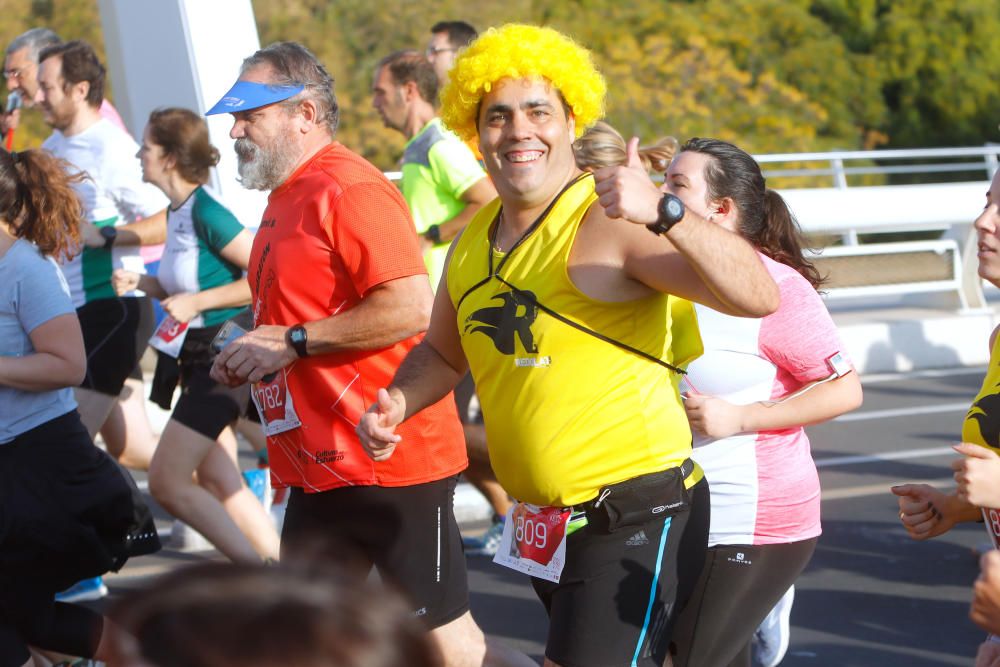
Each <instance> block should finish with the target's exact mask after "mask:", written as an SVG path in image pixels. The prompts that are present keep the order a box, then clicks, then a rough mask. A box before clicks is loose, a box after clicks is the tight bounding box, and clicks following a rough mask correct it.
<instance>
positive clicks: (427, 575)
mask: <svg viewBox="0 0 1000 667" xmlns="http://www.w3.org/2000/svg"><path fill="white" fill-rule="evenodd" d="M457 481H458V475H454V476H451V477H447V478H445V479H441V480H438V481H435V482H427V483H426V484H415V485H413V486H401V487H386V486H347V487H341V488H337V489H331V490H330V491H322V492H320V493H304V492H303V491H302V489H300V488H294V489H292V492H291V494H290V495H289V498H288V507H287V509H286V511H285V523H284V527H283V529H282V532H281V558H282V560H285V559H287V558H292V559H294V558H296V557H299V558H302V557H303V555H306V556H307V557H308V556H310V555H311V556H312V557H313V558H315V557H316V556H317V554H319V553H320V552H325V553H330V554H331V557H332V558H338V559H340V558H342V554H343V550H342V549H341V548H339V547H338V546H336V545H329V548H325V547H326V546H327V545H324V544H322V543H323V542H326V541H328V540H335V541H336V542H338V543H339V544H341V545H347V546H348V547H353V548H354V549H355V550H357V552H358V554H359V555H361V556H362V557H363V558H364V564H365V565H366V567H364V572H363V574H362V576H366V575H367V573H368V570H369V569H370V567H371V565H374V566H375V567H376V568H377V569H378V571H379V574H380V575H381V577H382V579H383V580H384V581H385V582H386V583H388V584H389V585H391V586H395V587H396V588H398V589H399V590H400V591H402V592H403V594H404V595H405V596H406V597H408V598H409V600H410V602H411V603H412V605H413V613H414V614H415V615H417V616H419V617H421V618H422V619H423V620H424V621H425V622H426V623H427V625H428V626H429V627H431V628H437V627H440V626H442V625H445V624H447V623H449V622H451V621H453V620H455V619H457V618H458V617H460V616H462V615H463V614H464V613H465V612H466V611H468V609H469V588H468V581H467V575H466V570H465V555H464V554H463V552H462V536H461V534H460V533H459V530H458V522H456V521H455V513H454V511H453V503H454V498H455V485H456V483H457Z"/></svg>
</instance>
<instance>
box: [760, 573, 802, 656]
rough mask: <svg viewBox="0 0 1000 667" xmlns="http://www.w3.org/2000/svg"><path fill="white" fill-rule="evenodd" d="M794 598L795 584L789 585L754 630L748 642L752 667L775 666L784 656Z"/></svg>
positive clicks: (789, 634)
mask: <svg viewBox="0 0 1000 667" xmlns="http://www.w3.org/2000/svg"><path fill="white" fill-rule="evenodd" d="M794 600H795V586H790V587H789V588H788V590H787V591H786V592H785V594H784V595H783V596H782V597H781V599H780V600H778V604H776V605H774V609H772V610H771V613H770V614H768V615H767V618H765V619H764V620H763V621H762V622H761V624H760V626H759V627H758V628H757V631H756V632H754V634H753V641H752V642H751V643H750V649H751V654H752V657H753V665H754V667H776V665H778V664H779V663H780V662H781V660H782V659H783V658H784V657H785V652H786V651H787V650H788V640H789V637H790V636H791V629H790V626H789V618H790V617H791V615H792V602H793V601H794Z"/></svg>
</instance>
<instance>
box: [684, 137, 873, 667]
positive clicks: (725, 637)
mask: <svg viewBox="0 0 1000 667" xmlns="http://www.w3.org/2000/svg"><path fill="white" fill-rule="evenodd" d="M666 187H667V189H668V190H669V191H670V192H672V193H673V194H675V195H677V196H678V197H680V198H681V200H682V201H683V202H684V204H685V206H687V207H689V208H691V209H692V210H694V211H695V212H697V213H699V214H701V215H702V216H704V217H705V218H707V219H708V220H712V221H714V222H716V223H717V224H719V225H721V226H723V227H724V228H726V229H729V230H730V231H732V232H734V233H736V234H739V235H741V236H742V237H743V238H745V239H746V240H747V241H749V242H750V243H751V244H752V245H753V246H754V247H755V248H756V249H757V251H758V252H759V253H760V255H761V259H762V260H763V262H764V264H765V266H766V267H767V269H768V271H769V272H770V273H771V277H772V278H773V279H774V281H775V283H776V284H777V285H778V289H779V292H780V294H781V305H780V306H779V308H778V310H777V311H775V312H774V313H772V314H770V315H768V316H766V317H763V318H760V319H748V318H737V317H732V316H729V315H723V314H721V313H718V312H716V311H714V310H712V309H710V308H706V307H704V306H701V305H698V304H696V305H695V310H696V312H697V314H698V326H699V329H700V330H701V335H702V342H703V344H704V347H705V353H704V354H703V355H702V356H701V357H700V358H699V359H696V360H695V361H694V362H692V363H691V364H690V366H689V367H688V375H687V376H686V377H685V382H684V384H686V398H687V400H686V401H685V405H684V407H685V409H686V411H687V414H688V420H689V421H690V423H691V430H692V433H693V436H694V452H693V454H692V458H694V459H695V460H696V461H697V462H698V463H699V464H700V465H701V466H702V468H703V469H704V470H705V476H706V477H707V478H708V481H709V488H710V491H711V495H712V520H711V527H710V529H709V542H708V546H709V548H708V551H707V552H706V559H705V567H704V569H703V571H702V575H701V578H700V579H699V580H698V584H697V587H696V589H695V592H694V595H693V597H692V599H691V602H690V603H689V605H688V607H687V608H686V610H685V611H684V612H682V613H681V616H680V617H679V619H678V622H677V623H678V625H677V631H676V633H675V640H676V642H677V645H678V647H679V653H678V655H677V656H676V657H675V659H674V664H675V665H677V666H678V667H681V666H685V665H698V667H712V666H718V667H724V666H725V665H732V666H734V667H735V666H744V667H749V665H750V659H751V658H750V642H751V638H752V636H753V634H754V630H756V629H757V627H758V625H759V624H760V622H761V621H762V620H764V618H765V617H766V616H767V614H768V613H769V612H770V611H771V610H772V607H774V606H775V604H776V603H778V602H779V600H782V598H783V596H785V594H786V591H788V590H789V589H790V587H791V586H792V584H793V583H794V581H795V579H796V578H797V577H798V575H799V573H800V572H801V571H802V570H803V569H804V568H805V566H806V564H807V563H808V562H809V559H810V558H811V557H812V552H813V550H814V549H815V546H816V541H817V539H818V538H819V534H820V487H819V476H818V474H817V471H816V464H815V463H814V462H813V459H812V454H811V452H810V448H809V439H808V438H807V437H806V434H805V431H804V430H803V427H804V426H808V425H810V424H816V423H819V422H823V421H826V420H828V419H832V418H834V417H836V416H838V415H840V414H843V413H844V412H848V411H850V410H853V409H855V408H856V407H858V406H859V405H860V404H861V382H860V381H859V379H858V375H857V373H855V372H853V368H852V367H851V365H850V363H849V361H848V360H847V359H846V354H845V353H844V349H843V345H842V343H841V341H840V339H839V336H838V334H837V330H836V327H835V326H834V324H833V321H832V320H831V318H830V314H829V313H828V312H827V310H826V307H825V306H824V304H823V302H822V300H821V299H820V297H819V295H818V294H817V292H816V289H817V288H818V287H819V286H820V284H821V283H822V278H821V277H820V275H819V273H818V271H817V270H816V268H815V267H814V266H813V265H812V263H810V262H809V260H808V258H806V257H805V256H804V255H803V242H802V238H801V232H800V231H799V228H798V225H797V223H796V222H795V218H794V217H793V216H792V213H791V211H790V210H789V209H788V207H787V206H786V204H785V202H784V200H783V199H782V198H781V195H779V194H778V193H777V192H775V191H774V190H771V189H770V188H768V187H767V186H766V184H765V180H764V176H763V174H762V173H761V170H760V165H758V164H757V162H756V161H755V160H754V159H753V158H752V157H751V156H750V155H749V154H747V153H746V151H744V150H742V149H740V148H738V147H737V146H734V145H733V144H730V143H727V142H725V141H719V140H717V139H691V140H689V141H688V142H686V143H685V144H684V145H683V146H681V149H680V152H679V153H678V154H677V156H676V157H675V158H674V160H673V162H671V164H670V168H669V169H668V170H667V174H666ZM746 561H753V567H752V568H750V567H743V563H744V562H746ZM786 600H788V598H786ZM790 607H791V602H790V600H788V602H787V610H786V613H787V611H790ZM762 662H766V663H771V664H776V663H774V662H773V658H772V659H771V660H763V661H762Z"/></svg>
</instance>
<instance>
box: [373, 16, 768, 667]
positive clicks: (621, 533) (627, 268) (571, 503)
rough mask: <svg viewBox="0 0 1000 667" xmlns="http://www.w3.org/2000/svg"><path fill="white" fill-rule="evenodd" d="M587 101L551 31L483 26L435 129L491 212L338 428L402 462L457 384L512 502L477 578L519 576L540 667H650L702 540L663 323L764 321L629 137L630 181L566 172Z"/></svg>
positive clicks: (740, 247) (591, 96) (752, 262)
mask: <svg viewBox="0 0 1000 667" xmlns="http://www.w3.org/2000/svg"><path fill="white" fill-rule="evenodd" d="M604 94H605V86H604V81H603V79H602V77H601V75H600V74H599V73H598V72H597V70H596V68H595V66H594V63H593V61H592V58H591V56H590V54H589V52H588V51H587V50H586V49H584V48H583V47H581V46H580V45H578V44H576V43H575V42H574V41H573V40H571V39H570V38H569V37H567V36H565V35H562V34H560V33H558V32H556V31H555V30H552V29H549V28H540V27H536V26H528V25H506V26H503V27H501V28H499V29H491V30H489V31H487V32H486V33H485V34H483V35H482V36H481V37H479V38H478V39H477V40H476V41H474V42H473V43H472V44H470V45H469V47H468V48H467V49H465V50H464V51H463V52H462V53H461V54H460V55H459V56H458V58H457V59H456V61H455V64H454V66H453V68H452V69H451V71H450V73H449V84H448V86H447V87H446V88H445V90H444V91H443V94H442V113H441V116H442V118H443V119H444V122H445V123H446V124H447V125H448V126H449V127H450V128H451V129H452V130H453V131H455V132H456V133H457V134H459V135H460V136H462V137H463V138H466V139H475V138H478V142H479V148H480V150H481V152H482V155H483V161H484V163H485V165H486V169H487V172H488V173H489V175H490V177H491V178H492V179H493V183H494V185H495V186H496V189H497V192H498V193H499V195H500V196H499V197H498V198H497V199H496V200H495V201H494V202H492V203H491V204H489V205H487V206H485V207H484V208H483V209H482V210H480V212H479V213H478V214H477V216H476V217H475V218H474V219H473V220H472V221H471V222H470V223H469V225H468V226H467V227H466V229H465V230H464V232H463V233H462V235H461V236H459V237H458V238H456V240H455V241H454V243H453V244H452V246H451V249H450V255H449V260H448V267H447V274H446V275H447V278H446V285H447V289H441V290H438V293H437V296H436V300H435V303H434V310H433V313H432V316H431V323H430V327H429V329H428V331H427V334H426V336H425V338H424V340H423V342H422V343H420V344H419V345H418V346H417V347H415V348H413V350H412V351H411V352H410V354H409V355H408V356H407V357H406V359H405V360H404V361H403V364H402V365H401V366H400V368H399V370H398V371H397V372H396V376H395V377H394V379H393V382H392V384H391V385H390V386H389V387H388V389H382V390H379V392H378V401H377V402H376V403H375V404H374V405H372V406H371V408H370V409H369V410H368V412H367V413H366V414H365V415H364V416H363V417H362V419H361V420H360V423H359V425H358V435H359V437H360V438H361V441H362V444H363V445H364V446H365V448H366V449H367V451H368V452H369V455H370V456H371V457H372V458H373V459H375V460H383V459H385V458H387V457H389V456H393V455H396V456H419V453H418V452H414V451H412V450H408V449H407V448H408V443H407V442H406V441H402V440H401V438H400V436H399V435H398V434H397V433H396V432H395V429H396V426H397V425H398V424H400V423H401V422H402V421H403V420H404V419H406V418H408V417H410V416H411V415H413V414H414V413H416V412H418V411H420V410H421V409H423V408H424V407H426V406H428V405H431V404H433V403H434V402H436V401H437V400H440V399H441V398H442V397H444V396H446V395H447V393H448V391H450V390H451V389H452V388H453V387H454V386H455V384H456V383H457V382H458V380H460V379H461V378H462V376H463V374H464V373H465V372H466V369H470V370H471V371H472V375H473V378H474V379H475V382H476V387H477V389H478V391H479V400H480V404H481V405H482V410H483V416H484V419H485V423H486V433H487V442H488V444H489V451H490V461H491V462H492V464H493V468H494V470H495V472H496V474H497V478H498V479H499V481H500V483H501V484H502V485H503V487H504V488H505V489H506V490H507V492H508V493H510V495H511V496H512V497H513V498H514V499H515V501H516V503H515V505H514V508H513V509H512V510H511V512H510V514H509V515H508V518H507V522H506V525H505V530H504V541H503V542H502V543H501V546H500V550H499V552H498V554H497V558H496V560H497V562H499V563H501V564H503V565H508V566H510V567H513V568H514V569H518V570H520V571H523V572H525V573H527V574H530V575H531V576H532V584H533V586H534V588H535V591H536V593H537V594H538V596H539V598H540V599H541V601H542V603H543V604H544V605H545V608H546V610H547V611H548V614H549V619H550V623H549V632H548V639H547V642H546V648H545V665H546V666H547V667H552V666H564V667H613V666H618V665H620V666H623V667H624V666H626V665H643V666H648V667H660V665H662V664H663V662H664V660H665V659H666V657H667V647H668V644H669V642H670V633H671V630H672V626H673V621H674V617H675V615H676V610H677V608H678V606H682V605H683V603H684V601H685V600H686V598H687V596H688V595H689V594H690V591H691V589H692V588H693V587H694V584H695V581H696V580H697V578H698V574H699V572H700V569H701V565H702V562H703V560H704V553H705V546H706V540H707V534H708V488H707V484H706V483H705V482H704V480H703V474H702V472H701V470H700V469H699V468H698V467H697V466H696V465H694V464H693V463H692V462H691V460H690V459H689V455H690V452H691V432H690V430H689V428H688V423H687V418H686V416H685V413H684V409H683V406H682V404H681V399H680V396H679V394H678V392H677V388H676V381H675V380H676V378H677V375H676V374H678V373H682V372H683V366H684V365H685V364H686V363H687V362H689V361H690V360H691V359H690V358H685V355H683V354H681V353H680V352H679V351H680V350H689V351H690V350H698V349H700V341H699V339H698V333H697V325H696V323H695V322H694V321H693V319H691V320H689V321H681V322H673V321H671V317H672V315H671V314H672V313H673V312H675V310H676V312H689V311H687V310H685V309H674V308H673V307H672V306H673V304H674V300H675V299H677V298H678V297H683V298H685V299H691V300H694V301H698V302H701V303H704V304H706V305H708V306H710V307H711V308H714V309H716V310H721V311H723V312H727V313H731V314H735V315H741V316H746V317H762V316H764V315H766V314H768V313H770V312H772V311H773V310H774V309H775V308H776V307H777V305H778V292H777V288H776V287H775V285H774V283H773V282H772V281H771V279H770V278H769V277H768V274H767V271H766V270H765V269H764V266H763V264H762V263H761V261H760V260H759V258H758V257H757V255H756V254H755V252H754V251H753V249H752V248H751V247H750V245H749V244H747V243H746V242H745V241H743V240H742V238H741V237H740V236H738V235H737V234H733V233H730V232H728V231H726V230H725V229H723V228H722V227H721V226H719V225H716V224H714V223H712V222H709V221H708V220H706V219H705V218H706V217H707V216H709V215H710V213H709V208H710V205H709V203H708V195H707V190H706V187H705V182H704V179H703V178H702V177H701V175H700V172H699V174H693V173H692V174H689V175H684V174H676V175H673V176H668V179H669V178H676V179H686V180H687V181H689V183H688V184H689V185H691V186H692V189H693V188H695V187H700V188H701V189H700V190H699V192H700V196H694V197H692V196H689V195H688V194H686V193H685V195H684V196H685V201H684V202H682V201H681V199H680V198H678V197H677V196H675V195H674V194H671V193H672V192H674V191H677V192H680V190H678V189H677V188H675V187H674V186H673V185H669V186H667V190H669V192H668V191H667V190H664V191H660V190H659V189H658V188H657V187H656V185H655V184H653V182H652V181H650V179H649V177H648V175H647V174H646V173H645V171H644V170H643V169H642V167H641V164H640V162H639V158H638V152H637V145H638V144H637V141H636V140H635V139H633V140H632V141H631V142H630V144H629V164H628V165H626V166H622V167H609V168H606V169H601V170H599V171H597V172H596V173H589V172H582V171H580V170H579V169H578V168H577V166H576V162H575V160H574V158H573V149H572V144H573V140H574V139H575V138H576V137H577V136H578V135H579V134H580V133H582V132H583V131H584V130H585V129H586V127H587V126H588V125H590V124H591V123H593V122H594V121H596V120H598V119H599V118H600V117H601V115H602V114H603V106H604ZM699 178H700V179H701V180H700V182H699V180H698V179H699ZM685 204H687V205H685ZM712 205H714V206H715V207H716V208H723V209H726V210H730V209H732V202H728V201H722V202H713V204H712ZM712 210H715V209H712ZM630 223H634V224H630ZM647 227H648V229H647ZM650 231H652V232H653V233H652V234H651V233H650ZM675 351H677V352H676V354H675ZM410 446H412V445H410ZM397 450H398V451H397Z"/></svg>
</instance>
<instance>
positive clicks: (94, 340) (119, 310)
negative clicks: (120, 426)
mask: <svg viewBox="0 0 1000 667" xmlns="http://www.w3.org/2000/svg"><path fill="white" fill-rule="evenodd" d="M77 316H78V317H79V319H80V329H81V331H82V332H83V342H84V347H85V349H86V351H87V373H86V376H85V377H84V380H83V383H82V384H81V385H80V387H77V388H76V389H75V390H74V393H75V395H76V401H77V404H78V408H77V409H78V410H79V412H80V417H81V419H82V420H83V424H84V426H86V427H87V432H88V433H90V437H91V438H94V437H96V435H97V432H98V431H99V430H100V428H101V427H102V426H103V425H104V422H105V421H106V420H107V418H108V415H109V414H111V409H112V408H113V407H114V405H115V402H116V401H117V400H118V396H119V393H120V392H121V391H122V388H123V387H124V386H125V380H126V379H128V377H129V373H131V372H132V371H133V370H134V369H135V367H136V364H138V363H139V357H140V356H142V352H143V350H145V349H146V341H147V340H148V339H149V335H150V333H151V331H152V329H151V306H150V303H149V299H147V298H137V297H122V298H117V299H98V300H97V301H91V302H90V303H87V304H85V305H83V306H81V307H80V308H78V309H77Z"/></svg>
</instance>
